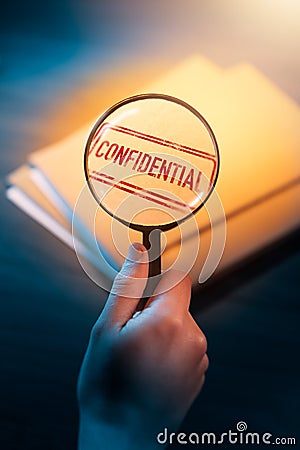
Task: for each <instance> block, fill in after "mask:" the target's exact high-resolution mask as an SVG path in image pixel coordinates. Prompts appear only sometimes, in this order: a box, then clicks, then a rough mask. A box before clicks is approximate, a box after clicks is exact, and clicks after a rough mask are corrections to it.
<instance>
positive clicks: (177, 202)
mask: <svg viewBox="0 0 300 450" xmlns="http://www.w3.org/2000/svg"><path fill="white" fill-rule="evenodd" d="M93 173H95V174H97V175H99V176H104V177H107V178H109V179H110V180H115V178H114V177H112V176H110V175H107V174H106V173H102V172H101V173H99V172H96V171H95V170H94V171H93ZM119 183H120V184H124V185H125V186H129V187H131V188H133V189H137V190H139V191H142V192H146V193H147V194H150V195H154V196H155V197H158V198H161V199H163V200H167V201H169V202H171V203H174V204H175V205H178V206H183V207H184V208H189V209H190V210H193V209H195V208H192V207H190V206H189V205H187V204H186V203H182V202H179V201H178V200H175V199H173V198H170V197H166V196H165V195H162V194H159V193H157V192H153V191H149V189H144V188H142V187H140V186H137V185H136V184H132V183H128V181H124V180H120V181H119Z"/></svg>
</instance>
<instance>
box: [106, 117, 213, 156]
mask: <svg viewBox="0 0 300 450" xmlns="http://www.w3.org/2000/svg"><path fill="white" fill-rule="evenodd" d="M105 125H106V126H109V127H110V128H112V129H114V130H117V129H119V130H124V133H125V132H126V134H131V135H133V136H137V137H140V138H147V139H146V140H151V141H153V142H154V141H156V142H157V143H159V144H160V145H165V146H168V147H172V148H174V149H180V150H183V149H185V150H190V151H192V152H195V153H200V154H201V155H206V156H209V157H210V158H207V159H211V158H212V159H215V158H216V157H215V155H212V154H211V153H207V152H204V151H203V150H198V149H197V148H193V147H189V146H187V145H183V144H176V142H172V141H168V140H166V139H162V138H159V137H156V136H151V134H145V133H141V132H140V131H135V130H131V129H130V128H126V127H122V126H120V125H116V126H111V125H110V124H109V122H108V123H106V124H105Z"/></svg>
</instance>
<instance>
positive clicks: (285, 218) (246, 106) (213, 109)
mask: <svg viewBox="0 0 300 450" xmlns="http://www.w3.org/2000/svg"><path fill="white" fill-rule="evenodd" d="M141 92H144V93H147V92H152V93H153V92H155V93H163V94H168V95H172V96H175V97H178V98H180V99H182V100H184V101H186V102H187V103H189V104H191V105H192V106H193V107H194V108H196V109H197V110H198V111H199V112H200V113H201V114H202V115H203V116H204V117H205V119H206V120H207V121H208V123H209V124H210V126H211V128H212V129H213V131H214V134H215V136H216V139H217V142H218V146H219V150H220V173H219V179H218V182H217V186H216V190H217V193H218V195H219V197H220V199H221V201H222V204H223V208H224V211H225V215H226V224H227V239H226V246H225V251H224V254H223V257H222V259H221V262H220V264H219V267H218V270H223V269H224V268H228V267H231V266H232V267H234V266H235V265H236V264H237V263H239V261H241V260H242V259H244V258H246V257H247V256H249V255H250V254H252V253H254V252H257V251H258V250H261V249H263V248H264V247H265V246H267V245H269V244H270V243H272V242H273V241H275V240H277V239H279V238H280V237H282V236H284V235H285V234H287V233H289V232H291V231H292V230H294V229H296V228H297V227H298V226H299V223H300V215H299V212H298V205H299V198H300V110H299V106H298V105H297V104H296V103H295V102H294V101H293V100H292V99H291V98H289V97H288V96H287V95H286V94H285V93H284V92H282V91H281V90H280V89H279V88H278V87H277V86H275V85H274V84H273V83H272V81H271V80H269V79H268V78H266V77H265V76H264V75H263V74H261V73H260V72H259V71H258V70H257V69H256V68H254V67H253V66H251V65H249V64H246V63H245V64H238V65H235V66H233V67H230V68H227V69H222V68H221V67H218V66H216V65H215V64H213V63H212V62H211V61H209V60H207V59H206V58H204V57H201V56H192V57H190V58H188V59H186V60H184V61H182V62H181V63H180V64H178V65H177V66H175V67H173V68H171V69H170V70H169V71H168V72H167V73H164V74H162V76H161V77H159V78H158V79H156V80H153V82H152V83H150V84H149V85H148V86H144V88H142V89H141V88H139V89H138V90H137V91H134V92H133V91H132V90H129V89H128V90H126V88H125V87H124V92H123V98H125V97H127V96H128V95H132V94H135V93H136V94H138V93H141ZM112 98H113V96H112ZM112 103H114V101H112ZM103 107H104V105H101V104H99V115H100V114H101V113H102V112H103V111H102V108H103ZM95 120H96V118H95ZM92 125H93V123H88V124H86V125H85V126H83V127H82V128H81V129H79V130H78V131H76V132H75V133H73V134H71V135H70V136H67V137H66V138H64V139H63V140H61V141H59V142H55V143H54V144H53V145H50V146H48V147H46V148H43V149H41V150H39V151H36V152H34V153H32V154H30V155H29V157H28V164H27V165H24V166H22V167H20V168H19V169H17V170H16V171H14V172H13V173H11V174H9V176H8V187H7V191H6V194H7V198H8V199H9V200H10V201H12V202H13V203H14V204H15V205H17V206H18V207H19V208H21V209H22V210H23V211H24V212H25V213H27V214H28V215H30V216H31V217H32V218H33V219H34V220H36V221H37V222H39V223H40V224H41V225H42V226H44V227H45V228H46V229H48V230H49V231H50V232H51V233H53V234H54V235H56V236H57V237H58V238H59V239H61V240H62V241H63V242H65V243H66V244H67V245H69V246H70V247H72V248H73V247H74V243H73V238H72V219H73V211H74V208H75V205H76V202H77V200H78V197H79V195H80V193H81V191H82V189H87V188H86V181H85V177H84V171H83V154H84V149H85V144H86V140H87V137H88V135H89V132H90V129H91V127H92ZM89 201H90V202H91V205H92V202H94V204H95V206H94V207H91V208H92V209H93V210H94V212H95V220H94V221H92V225H91V218H90V212H89V211H90V206H89V205H87V206H86V208H82V207H81V208H76V210H75V213H76V215H77V217H76V220H75V221H74V223H73V228H74V229H73V233H75V235H76V239H77V242H78V245H77V246H76V250H77V252H78V253H80V254H81V256H82V257H83V258H85V259H86V260H88V261H89V264H92V265H93V266H94V268H95V270H97V271H99V272H102V273H103V274H104V275H105V276H106V277H108V278H111V279H112V278H113V276H114V274H115V270H117V268H118V267H119V266H120V265H121V264H122V261H123V256H122V254H121V253H123V252H119V250H118V249H117V248H116V246H115V243H114V240H113V236H112V229H111V227H112V221H113V220H112V219H111V217H110V216H109V215H107V214H106V213H105V211H103V210H102V209H101V208H100V207H99V208H97V205H96V202H95V200H94V199H93V198H92V196H90V199H89V200H88V203H89ZM209 202H210V200H209V201H208V205H207V208H202V209H201V210H200V211H199V212H198V213H197V214H196V216H195V218H196V220H197V226H198V229H199V230H200V249H199V251H198V255H197V258H196V261H195V263H194V264H193V267H192V270H191V276H192V278H193V281H194V283H197V282H198V278H199V273H200V271H201V267H202V266H203V264H204V261H205V259H206V257H207V254H208V251H209V248H210V244H211V238H212V229H211V225H210V220H209V216H208V212H207V209H209ZM220 220H221V218H220ZM114 222H115V221H114ZM223 225H224V224H223ZM223 225H222V226H223ZM188 226H189V225H188V223H187V227H188ZM218 226H219V225H218V222H216V224H215V227H216V228H217V227H218ZM220 226H221V225H220ZM113 227H114V230H115V231H116V227H117V233H118V232H119V233H120V235H122V233H124V232H125V231H124V226H123V225H122V224H115V223H114V224H113ZM118 230H119V231H118ZM126 233H127V234H128V230H126ZM94 234H95V235H96V239H97V243H98V246H99V248H100V249H101V252H102V255H103V256H104V258H105V261H106V262H108V264H104V263H103V260H102V259H101V258H99V255H98V253H97V251H95V237H94ZM129 235H130V240H132V241H133V240H134V241H141V236H140V235H139V233H138V232H134V231H132V230H131V231H130V233H129ZM189 239H190V242H191V245H193V240H195V239H197V236H195V233H194V232H193V228H192V227H191V233H190V236H189ZM124 242H126V240H125V241H124ZM166 242H167V244H166V247H165V250H164V252H163V255H162V260H163V268H164V269H166V268H168V267H170V266H171V265H172V262H173V261H174V260H175V259H176V258H177V257H178V254H179V252H180V233H179V230H178V229H174V230H172V231H169V232H166ZM58 246H59V244H58ZM124 252H126V249H124ZM110 267H111V268H112V270H110Z"/></svg>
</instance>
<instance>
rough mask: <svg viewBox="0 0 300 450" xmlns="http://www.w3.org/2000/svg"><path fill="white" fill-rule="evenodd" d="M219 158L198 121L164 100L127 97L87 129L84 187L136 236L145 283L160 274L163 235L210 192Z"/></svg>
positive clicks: (187, 109) (176, 102)
mask: <svg viewBox="0 0 300 450" xmlns="http://www.w3.org/2000/svg"><path fill="white" fill-rule="evenodd" d="M219 159H220V158H219V150H218V145H217V141H216V138H215V136H214V133H213V131H212V129H211V128H210V126H209V125H208V123H207V121H206V120H205V119H204V117H203V116H202V115H201V114H200V113H199V112H198V111H197V110H195V109H194V108H193V107H192V106H190V105H189V104H187V103H186V102H184V101H182V100H180V99H178V98H175V97H171V96H168V95H164V94H141V95H136V96H133V97H129V98H126V99H124V100H122V101H120V102H119V103H117V104H115V105H114V106H112V107H111V108H109V109H108V110H107V111H106V112H105V113H104V114H103V115H102V116H101V117H100V118H99V119H98V120H97V122H96V123H95V125H94V127H93V128H92V130H91V133H90V135H89V137H88V140H87V144H86V148H85V155H84V171H85V177H86V181H87V183H88V186H89V188H90V191H91V193H92V194H93V196H94V198H95V200H96V201H97V202H98V204H99V205H100V206H101V208H103V210H104V211H106V213H107V214H109V215H110V216H112V217H113V218H114V219H116V220H118V221H119V222H121V223H122V224H123V225H124V226H127V227H130V228H132V229H134V230H137V231H139V232H141V233H142V236H143V244H144V246H145V247H146V249H147V250H148V252H149V278H155V277H157V276H159V275H160V273H161V233H162V232H166V231H168V230H171V229H172V228H174V227H176V226H178V225H179V224H180V223H182V222H183V221H185V220H187V219H188V218H190V217H191V216H192V215H193V214H196V213H197V212H198V211H199V209H200V208H202V207H203V205H204V204H205V202H206V201H207V199H208V198H209V196H210V195H211V193H212V191H213V189H214V187H215V184H216V181H217V177H218V173H219Z"/></svg>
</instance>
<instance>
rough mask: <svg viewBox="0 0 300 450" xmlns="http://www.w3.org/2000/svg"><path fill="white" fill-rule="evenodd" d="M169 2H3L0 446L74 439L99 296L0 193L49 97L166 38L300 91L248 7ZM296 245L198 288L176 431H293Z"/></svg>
mask: <svg viewBox="0 0 300 450" xmlns="http://www.w3.org/2000/svg"><path fill="white" fill-rule="evenodd" d="M124 3H126V6H125V5H124ZM166 3H168V2H165V3H163V2H162V5H163V6H161V2H156V1H154V2H145V3H144V4H143V6H141V5H140V6H138V3H137V2H134V1H133V0H130V1H129V2H123V3H122V2H121V1H119V2H118V1H112V2H110V3H109V4H108V3H107V2H95V1H94V2H93V1H91V2H84V1H82V2H80V1H79V0H78V1H73V2H72V1H67V0H64V1H58V0H56V1H52V2H48V3H47V2H37V1H35V0H30V1H26V2H18V1H11V2H7V3H6V4H5V5H2V6H1V15H0V30H1V44H0V107H1V110H0V117H1V122H0V145H1V152H0V161H1V173H0V175H1V180H2V182H1V192H0V211H1V216H0V226H1V237H0V243H1V247H0V251H1V267H0V270H1V286H0V294H1V313H0V351H1V356H0V361H1V375H0V423H1V431H0V448H3V449H9V450H10V449H17V450H20V449H22V450H23V449H24V450H26V449H30V450H32V449H43V450H48V449H49V450H50V449H72V448H75V446H76V435H77V407H76V399H75V385H76V378H77V373H78V370H79V367H80V362H81V358H82V355H83V353H84V350H85V346H86V343H87V339H88V334H89V330H90V327H91V325H92V323H93V322H94V320H95V318H96V317H97V314H98V313H99V311H100V309H101V306H102V305H103V302H104V300H105V298H106V295H105V293H103V292H102V291H100V290H99V289H98V288H97V287H96V286H94V285H93V283H92V282H91V281H90V280H89V279H88V278H87V277H86V275H85V274H84V272H83V271H82V270H81V268H80V266H79V264H78V262H77V259H76V257H75V255H74V254H73V253H72V252H71V251H70V250H69V249H67V248H66V247H65V246H64V245H63V244H61V243H60V242H58V241H57V239H56V238H54V237H53V236H51V235H50V234H49V233H47V232H46V231H44V230H43V229H42V228H41V227H40V226H39V225H37V224H36V223H34V222H33V221H32V220H31V219H30V218H28V217H27V216H26V215H24V214H23V213H22V212H20V211H19V210H18V209H17V208H15V206H13V205H11V204H10V203H9V202H8V201H7V200H6V198H5V194H4V188H5V182H4V180H5V175H6V174H7V173H8V172H9V171H10V170H13V169H15V168H16V167H18V166H19V165H20V164H22V163H24V162H25V161H26V156H27V155H28V153H29V152H31V151H33V150H36V149H38V148H40V147H41V146H44V145H46V144H47V143H48V141H47V138H45V134H47V133H45V131H49V130H50V129H51V126H52V124H51V121H50V122H49V121H48V119H49V115H48V113H47V112H48V111H49V110H50V109H51V107H52V105H53V103H55V101H56V99H59V98H60V96H61V95H62V94H65V93H66V92H68V89H70V86H72V88H74V87H75V88H76V86H77V85H78V86H80V85H81V83H82V82H83V81H84V80H86V77H87V76H88V73H89V68H90V67H97V68H100V69H99V70H101V67H102V65H103V66H105V67H109V65H110V64H111V63H112V62H114V61H116V60H122V58H124V54H125V55H127V54H128V55H130V54H146V55H147V54H149V58H151V55H154V54H155V53H156V52H157V51H158V49H159V50H160V51H161V53H162V54H164V53H165V54H167V53H168V46H169V45H170V43H171V42H173V41H175V40H176V39H177V41H176V42H178V45H177V51H178V55H179V56H181V55H182V56H184V55H185V54H190V53H193V52H199V53H204V54H206V55H207V56H208V57H210V58H211V59H212V60H214V61H215V62H216V63H219V64H221V65H223V66H226V65H229V64H232V63H233V62H238V61H240V60H241V59H245V60H248V61H250V62H252V63H254V64H255V65H256V66H257V67H259V68H260V69H261V70H263V71H264V72H265V73H266V74H267V75H269V76H270V77H271V78H272V79H273V80H274V81H275V82H277V83H278V84H279V85H280V86H281V87H282V88H283V89H284V90H285V91H286V92H287V93H289V94H290V95H291V96H292V97H293V98H294V99H295V100H299V98H300V97H299V87H298V83H297V82H296V80H298V75H299V71H298V67H297V64H296V63H295V64H294V63H293V61H294V60H295V58H296V57H297V55H296V54H293V52H292V53H291V52H290V53H291V54H289V50H288V49H291V47H290V45H289V44H290V41H289V39H286V41H284V40H283V41H282V48H280V49H279V50H278V47H277V50H276V51H277V53H278V55H277V57H275V56H274V54H275V53H276V52H275V49H274V48H273V46H272V33H274V34H275V31H276V30H275V28H272V26H273V23H271V28H270V29H269V31H268V28H267V26H268V23H269V22H268V20H267V19H266V24H265V25H266V28H265V29H266V31H265V33H264V32H262V31H259V29H258V30H255V29H254V28H253V26H252V25H253V23H255V22H254V18H253V17H252V16H251V17H248V19H247V17H246V18H245V17H244V16H242V17H243V20H244V22H243V21H242V19H241V23H236V22H234V23H235V26H236V28H234V26H233V25H234V24H232V23H230V20H229V21H228V17H227V16H224V23H223V22H222V17H223V16H222V14H221V13H218V10H217V8H216V7H210V6H208V3H206V2H203V8H202V10H201V14H199V15H198V16H197V17H196V18H195V17H194V15H193V14H192V13H193V10H192V3H194V2H191V1H188V2H185V9H184V7H183V6H182V10H180V8H177V9H178V11H177V10H174V12H173V13H172V11H171V7H170V3H169V8H167V6H166ZM179 3H180V2H179ZM231 3H232V2H231ZM189 6H190V7H189ZM170 11H171V12H170ZM180 11H181V12H182V14H181V20H182V22H181V24H180V25H181V27H179V25H178V20H179V16H180ZM172 14H173V16H172ZM234 17H235V16H234ZM167 19H168V20H167ZM247 20H248V21H247ZM225 22H226V23H225ZM189 23H190V24H191V25H192V26H191V27H189ZM176 25H178V26H176ZM215 25H218V27H217V28H218V29H217V31H216V28H215ZM247 25H248V27H247ZM287 25H288V24H287ZM179 28H180V30H181V31H180V32H179V31H178V29H179ZM190 28H192V30H190ZM175 30H176V32H175ZM277 31H278V30H277ZM279 31H280V30H279ZM281 31H282V30H281ZM180 33H182V35H180ZM259 33H260V34H259ZM277 34H278V33H277ZM237 37H239V39H237ZM184 43H186V44H184ZM260 44H262V45H261V46H260ZM260 47H262V48H260ZM170 51H171V52H173V53H174V52H175V50H174V48H173V47H172V49H171V50H170ZM272 52H273V53H272ZM268 55H269V57H268ZM283 55H285V56H283ZM284 61H285V65H284ZM93 64H94V66H93ZM298 242H299V232H295V233H292V234H291V235H290V236H288V237H286V238H285V239H283V240H281V241H280V242H277V243H275V244H274V245H273V246H272V247H270V248H268V249H264V251H262V252H261V253H260V254H259V255H256V256H255V257H254V258H252V259H251V260H249V261H246V262H245V263H244V264H241V265H240V266H239V267H238V268H234V269H233V270H232V271H231V272H230V273H227V274H225V275H224V276H223V277H222V278H216V277H215V278H214V279H213V280H211V282H209V283H208V285H207V286H205V287H204V289H202V290H197V291H195V292H194V295H193V312H194V314H195V316H196V317H197V320H198V322H199V324H200V326H201V327H202V328H203V329H204V331H205V333H206V334H207V337H208V342H209V355H210V359H211V365H210V369H209V372H208V375H207V382H206V385H205V388H204V390H203V392H202V393H201V395H200V396H199V398H198V399H197V401H196V403H195V405H194V406H193V408H192V410H191V411H190V413H189V414H188V417H187V418H186V420H185V422H184V424H183V426H182V428H183V430H185V431H196V432H209V431H218V432H220V433H221V432H225V431H227V429H229V428H231V429H234V428H235V424H236V422H238V421H239V420H244V421H246V422H247V423H248V428H249V431H256V432H270V433H272V434H273V435H274V436H295V435H297V432H298V431H299V375H300V373H299V372H300V370H299V369H300V367H299V332H298V329H299V314H300V308H299V295H298V287H299V283H298V278H299V275H298V273H299V262H300V256H299V245H298Z"/></svg>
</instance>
